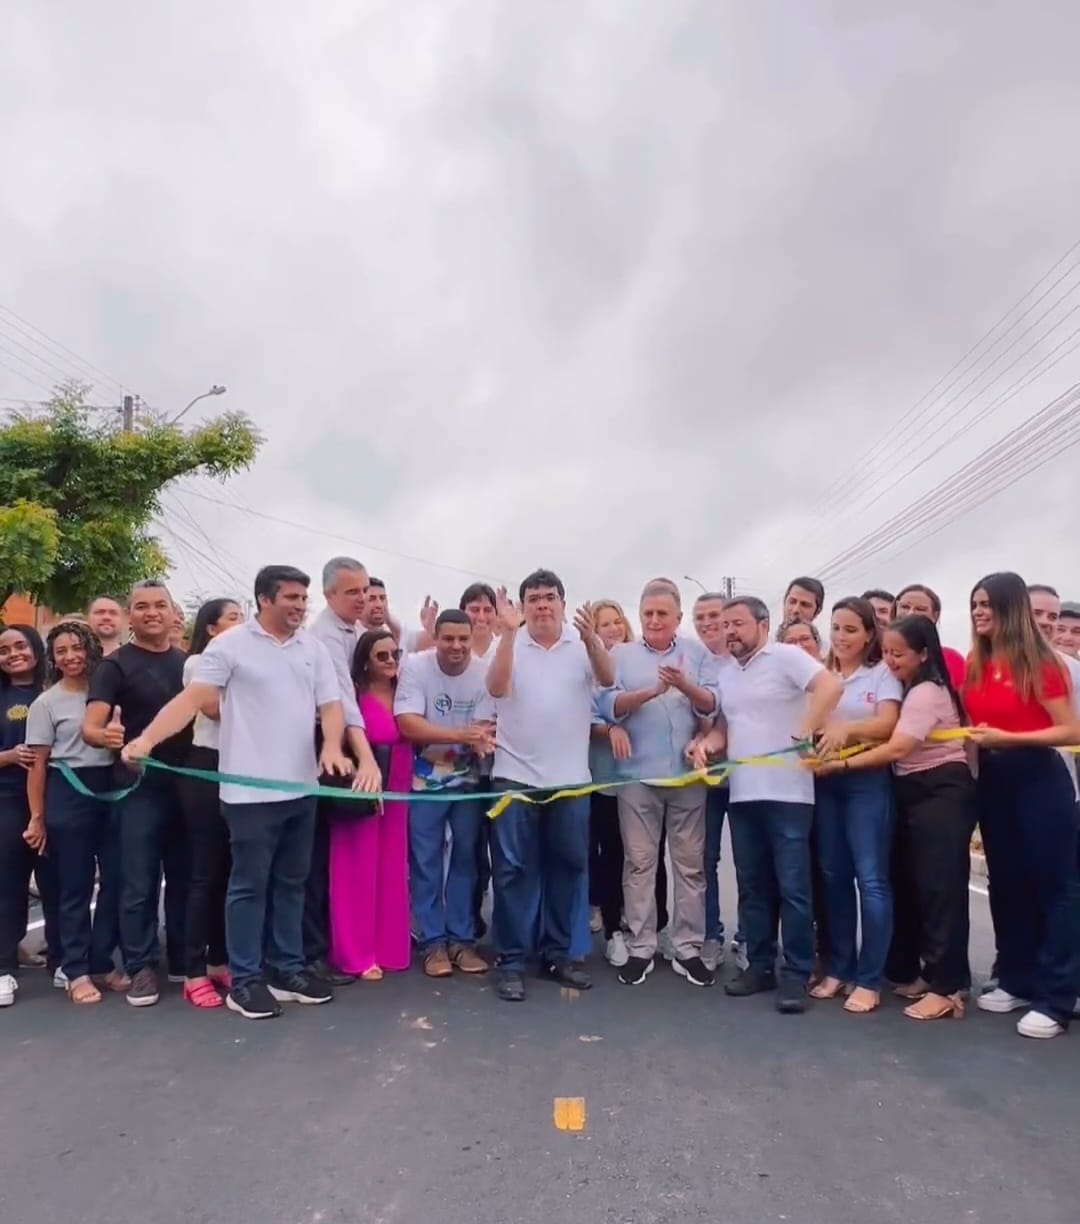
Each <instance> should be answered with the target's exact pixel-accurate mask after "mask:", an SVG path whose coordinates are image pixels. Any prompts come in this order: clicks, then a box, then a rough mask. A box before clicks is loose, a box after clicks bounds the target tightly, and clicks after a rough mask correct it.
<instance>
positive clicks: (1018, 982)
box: [976, 748, 1078, 1025]
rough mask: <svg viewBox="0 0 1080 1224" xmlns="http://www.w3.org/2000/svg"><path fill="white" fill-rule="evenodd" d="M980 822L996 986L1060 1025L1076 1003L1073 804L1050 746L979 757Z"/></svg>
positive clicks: (1067, 781)
mask: <svg viewBox="0 0 1080 1224" xmlns="http://www.w3.org/2000/svg"><path fill="white" fill-rule="evenodd" d="M976 794H977V797H978V811H979V825H980V827H981V829H982V839H983V849H984V850H985V852H986V869H987V873H988V875H989V878H990V914H991V917H992V918H993V920H994V935H995V938H996V940H997V947H998V984H999V986H1000V987H1001V989H1002V990H1006V991H1008V992H1009V994H1012V995H1016V996H1017V997H1018V998H1021V999H1030V1000H1031V1003H1032V1006H1033V1007H1034V1008H1035V1010H1036V1011H1040V1012H1042V1013H1043V1014H1044V1015H1047V1016H1050V1017H1052V1018H1053V1019H1054V1020H1056V1021H1057V1022H1058V1023H1059V1024H1062V1025H1067V1024H1068V1023H1069V1017H1070V1016H1071V1014H1072V1009H1073V1006H1074V1004H1075V1002H1076V976H1077V970H1076V958H1077V952H1078V949H1077V947H1076V944H1075V938H1074V928H1073V919H1072V909H1073V897H1074V893H1075V887H1076V855H1077V849H1076V841H1077V828H1076V801H1075V797H1074V792H1073V786H1072V778H1071V777H1070V775H1069V769H1068V767H1067V766H1066V764H1065V762H1064V761H1063V760H1062V759H1061V757H1060V756H1059V755H1058V754H1057V753H1056V752H1055V751H1054V750H1053V749H1051V748H1008V749H1002V750H1000V751H987V750H985V749H984V750H982V751H980V753H979V778H978V783H977V790H976Z"/></svg>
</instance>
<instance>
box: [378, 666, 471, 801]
mask: <svg viewBox="0 0 1080 1224" xmlns="http://www.w3.org/2000/svg"><path fill="white" fill-rule="evenodd" d="M394 714H395V715H398V714H419V715H420V717H421V718H426V719H427V721H428V722H430V723H434V724H435V725H436V726H438V727H466V726H468V725H469V724H470V723H475V722H490V721H491V720H493V719H494V717H495V699H494V697H492V696H491V694H490V693H489V692H488V691H487V664H486V663H485V662H484V661H483V660H482V659H477V658H472V659H470V660H469V663H468V665H467V666H466V668H465V670H464V671H463V672H462V673H461V674H460V675H458V676H449V675H447V674H446V672H444V671H443V669H442V668H441V667H440V666H439V659H438V656H437V655H436V653H435V651H434V650H422V651H420V652H419V653H418V654H411V655H408V656H407V657H406V658H405V660H404V661H403V662H402V667H401V672H400V673H399V675H398V683H397V692H396V693H395V694H394ZM478 766H479V761H478V760H477V758H476V756H475V754H474V753H473V751H472V750H471V749H470V748H468V747H467V746H466V745H464V744H426V745H424V746H423V747H422V748H420V750H419V752H418V753H417V756H416V763H415V767H414V771H413V789H414V790H424V789H427V788H428V787H430V786H432V785H433V784H439V785H442V786H447V785H452V784H454V782H456V783H457V784H458V785H462V784H463V783H464V782H466V781H471V780H474V779H475V778H476V777H477V776H479V772H480V771H479V768H478Z"/></svg>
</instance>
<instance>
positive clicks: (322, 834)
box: [303, 799, 337, 965]
mask: <svg viewBox="0 0 1080 1224" xmlns="http://www.w3.org/2000/svg"><path fill="white" fill-rule="evenodd" d="M336 802H337V800H334V799H317V800H316V807H315V828H314V832H313V834H312V842H311V870H310V871H309V872H308V876H307V880H306V881H305V882H304V924H303V934H304V960H305V961H306V962H307V963H308V964H309V965H314V964H315V963H316V962H318V961H325V960H326V959H327V957H329V955H330V824H331V810H332V808H333V806H334V804H335V803H336Z"/></svg>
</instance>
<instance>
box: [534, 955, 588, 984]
mask: <svg viewBox="0 0 1080 1224" xmlns="http://www.w3.org/2000/svg"><path fill="white" fill-rule="evenodd" d="M540 976H541V977H546V978H550V979H551V981H553V982H558V983H559V985H560V986H568V987H569V988H570V989H571V990H591V989H592V978H591V977H589V975H588V974H587V973H586V972H585V970H584V969H582V968H581V967H580V966H579V965H574V964H571V963H570V962H569V961H567V962H566V963H565V964H562V965H556V964H554V963H553V962H551V961H548V962H547V963H546V964H544V965H541V966H540Z"/></svg>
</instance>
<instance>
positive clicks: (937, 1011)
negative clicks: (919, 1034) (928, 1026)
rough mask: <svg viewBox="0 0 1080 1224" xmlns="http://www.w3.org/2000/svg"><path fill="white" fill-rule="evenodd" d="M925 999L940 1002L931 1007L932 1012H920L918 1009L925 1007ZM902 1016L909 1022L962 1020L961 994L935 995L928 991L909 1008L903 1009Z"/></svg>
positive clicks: (962, 1002)
mask: <svg viewBox="0 0 1080 1224" xmlns="http://www.w3.org/2000/svg"><path fill="white" fill-rule="evenodd" d="M927 999H939V1000H940V1002H939V1003H937V1004H936V1005H935V1006H934V1007H933V1010H932V1011H925V1012H923V1011H920V1010H919V1008H920V1007H921V1006H925V1004H926V1001H927ZM904 1015H905V1016H907V1017H908V1019H910V1020H945V1019H947V1018H948V1017H949V1016H951V1017H952V1018H953V1019H954V1020H963V1018H964V996H963V995H961V994H954V995H936V994H934V993H933V991H929V992H928V993H927V994H925V995H924V996H923V997H922V998H921V999H919V1000H918V1001H917V1002H915V1003H912V1004H911V1005H910V1007H905V1008H904Z"/></svg>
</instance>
